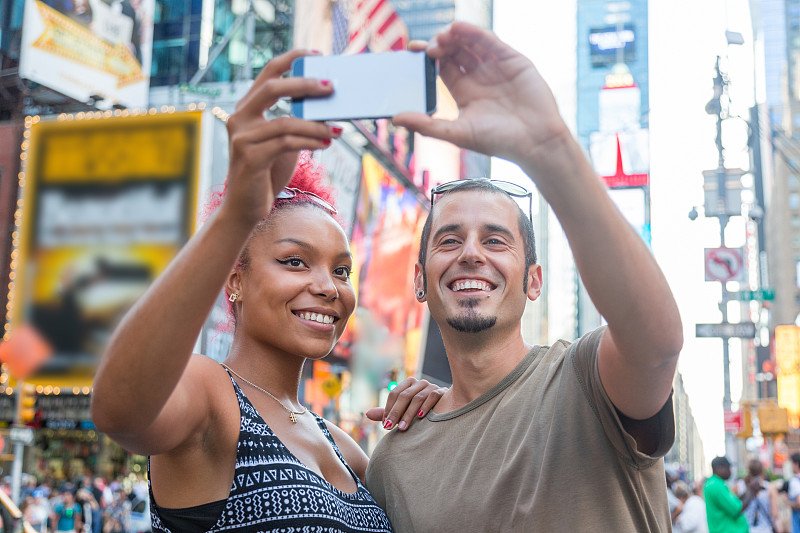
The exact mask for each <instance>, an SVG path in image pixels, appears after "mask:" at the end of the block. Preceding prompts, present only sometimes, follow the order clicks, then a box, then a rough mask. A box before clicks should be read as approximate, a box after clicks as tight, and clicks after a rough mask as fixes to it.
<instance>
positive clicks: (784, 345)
mask: <svg viewBox="0 0 800 533" xmlns="http://www.w3.org/2000/svg"><path fill="white" fill-rule="evenodd" d="M775 359H776V360H777V365H778V405H779V406H781V407H784V408H786V409H787V410H788V411H789V424H790V425H791V426H792V427H794V428H799V427H800V327H798V326H777V327H776V328H775Z"/></svg>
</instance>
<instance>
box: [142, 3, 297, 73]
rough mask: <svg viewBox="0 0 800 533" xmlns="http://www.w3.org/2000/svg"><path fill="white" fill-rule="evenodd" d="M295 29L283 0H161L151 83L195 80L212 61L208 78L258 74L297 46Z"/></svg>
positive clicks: (156, 12) (155, 23) (154, 43)
mask: <svg viewBox="0 0 800 533" xmlns="http://www.w3.org/2000/svg"><path fill="white" fill-rule="evenodd" d="M249 21H252V22H251V24H249V23H248V22H249ZM291 30H292V5H291V3H288V2H284V1H282V0H252V4H251V3H250V2H249V1H248V0H156V9H155V17H154V28H153V66H152V72H151V80H150V85H151V86H152V87H159V86H165V85H178V84H182V83H189V82H190V81H191V80H192V77H193V76H194V75H195V74H196V73H197V72H198V70H200V69H203V68H205V67H206V66H207V65H208V64H209V63H210V67H209V68H208V71H207V72H206V73H205V75H204V76H203V78H202V81H203V82H230V81H235V80H241V79H252V78H253V77H254V76H255V75H256V74H257V73H258V71H259V70H260V69H261V67H263V66H264V65H265V64H266V63H267V61H269V60H270V59H271V58H272V57H273V56H275V55H278V54H280V53H282V52H285V51H286V50H288V49H289V48H290V47H291ZM248 43H252V46H248ZM217 48H219V49H217ZM214 57H216V58H215V59H214ZM211 59H214V60H213V62H212V61H210V60H211ZM248 62H249V68H250V72H247V68H248Z"/></svg>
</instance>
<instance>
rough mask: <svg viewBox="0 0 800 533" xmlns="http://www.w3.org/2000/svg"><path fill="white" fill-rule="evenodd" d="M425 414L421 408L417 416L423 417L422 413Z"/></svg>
mask: <svg viewBox="0 0 800 533" xmlns="http://www.w3.org/2000/svg"><path fill="white" fill-rule="evenodd" d="M424 414H425V413H424V412H423V411H422V409H420V410H419V413H417V416H418V417H420V418H422V415H424Z"/></svg>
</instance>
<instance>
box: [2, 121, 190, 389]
mask: <svg viewBox="0 0 800 533" xmlns="http://www.w3.org/2000/svg"><path fill="white" fill-rule="evenodd" d="M200 129H201V112H200V111H197V112H188V113H171V114H164V115H142V116H132V117H113V118H102V119H90V120H60V121H41V122H38V123H34V124H33V125H32V126H31V128H30V130H29V133H30V137H29V142H30V145H29V147H28V150H27V152H26V153H25V154H23V155H24V156H26V159H27V166H26V170H25V176H24V186H23V187H22V188H21V196H22V198H21V202H20V205H21V209H20V218H18V220H19V223H20V227H19V228H18V230H17V232H15V244H16V248H17V249H16V250H15V252H14V254H15V262H14V267H15V268H14V271H13V272H12V280H13V284H12V286H11V293H10V296H11V298H10V300H11V302H12V303H13V305H11V306H10V309H9V315H10V323H11V331H10V333H11V335H12V336H13V335H14V332H15V331H17V330H18V329H20V328H21V327H22V326H23V325H31V326H33V328H35V330H36V331H37V332H38V333H39V334H40V335H42V337H44V339H46V340H47V342H49V344H50V345H51V346H52V347H53V354H52V357H51V358H50V359H49V360H48V362H47V363H46V364H45V366H44V367H43V368H42V369H41V370H40V372H39V373H38V374H36V375H35V376H34V378H37V377H41V376H43V375H61V376H64V375H78V374H81V375H89V376H90V375H91V374H92V372H93V368H94V366H95V365H96V362H97V358H98V355H99V354H100V353H101V351H102V349H103V348H104V346H105V344H106V342H107V340H108V338H109V336H110V334H111V331H112V330H113V328H114V326H115V324H116V323H117V321H118V320H119V319H120V318H121V316H122V315H123V313H124V312H125V311H126V310H127V309H128V308H129V307H130V306H131V305H132V304H133V303H134V302H135V301H136V299H137V298H139V296H141V295H142V294H143V293H144V291H145V289H146V288H147V287H148V286H149V284H150V283H151V282H152V280H153V279H155V277H156V276H157V275H158V274H159V273H160V272H161V271H162V270H163V269H164V268H165V267H166V266H167V264H168V263H169V262H170V260H171V259H172V258H173V257H174V256H175V255H176V254H177V252H178V250H179V249H180V247H181V246H182V245H183V244H184V243H185V242H186V240H188V238H189V236H190V235H191V234H192V233H193V231H194V227H195V212H196V198H197V187H198V184H197V181H198V157H199V155H198V153H199V145H200ZM142 335H147V332H145V331H143V332H142ZM34 378H32V379H30V381H32V382H36V379H34ZM44 382H45V383H47V380H44ZM79 384H82V383H73V385H79Z"/></svg>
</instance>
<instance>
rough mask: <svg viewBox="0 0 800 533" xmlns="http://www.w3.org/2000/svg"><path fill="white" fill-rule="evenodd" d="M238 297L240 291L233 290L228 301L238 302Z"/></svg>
mask: <svg viewBox="0 0 800 533" xmlns="http://www.w3.org/2000/svg"><path fill="white" fill-rule="evenodd" d="M238 299H239V293H238V292H232V293H231V295H230V296H228V301H229V302H230V303H236V300H238Z"/></svg>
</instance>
